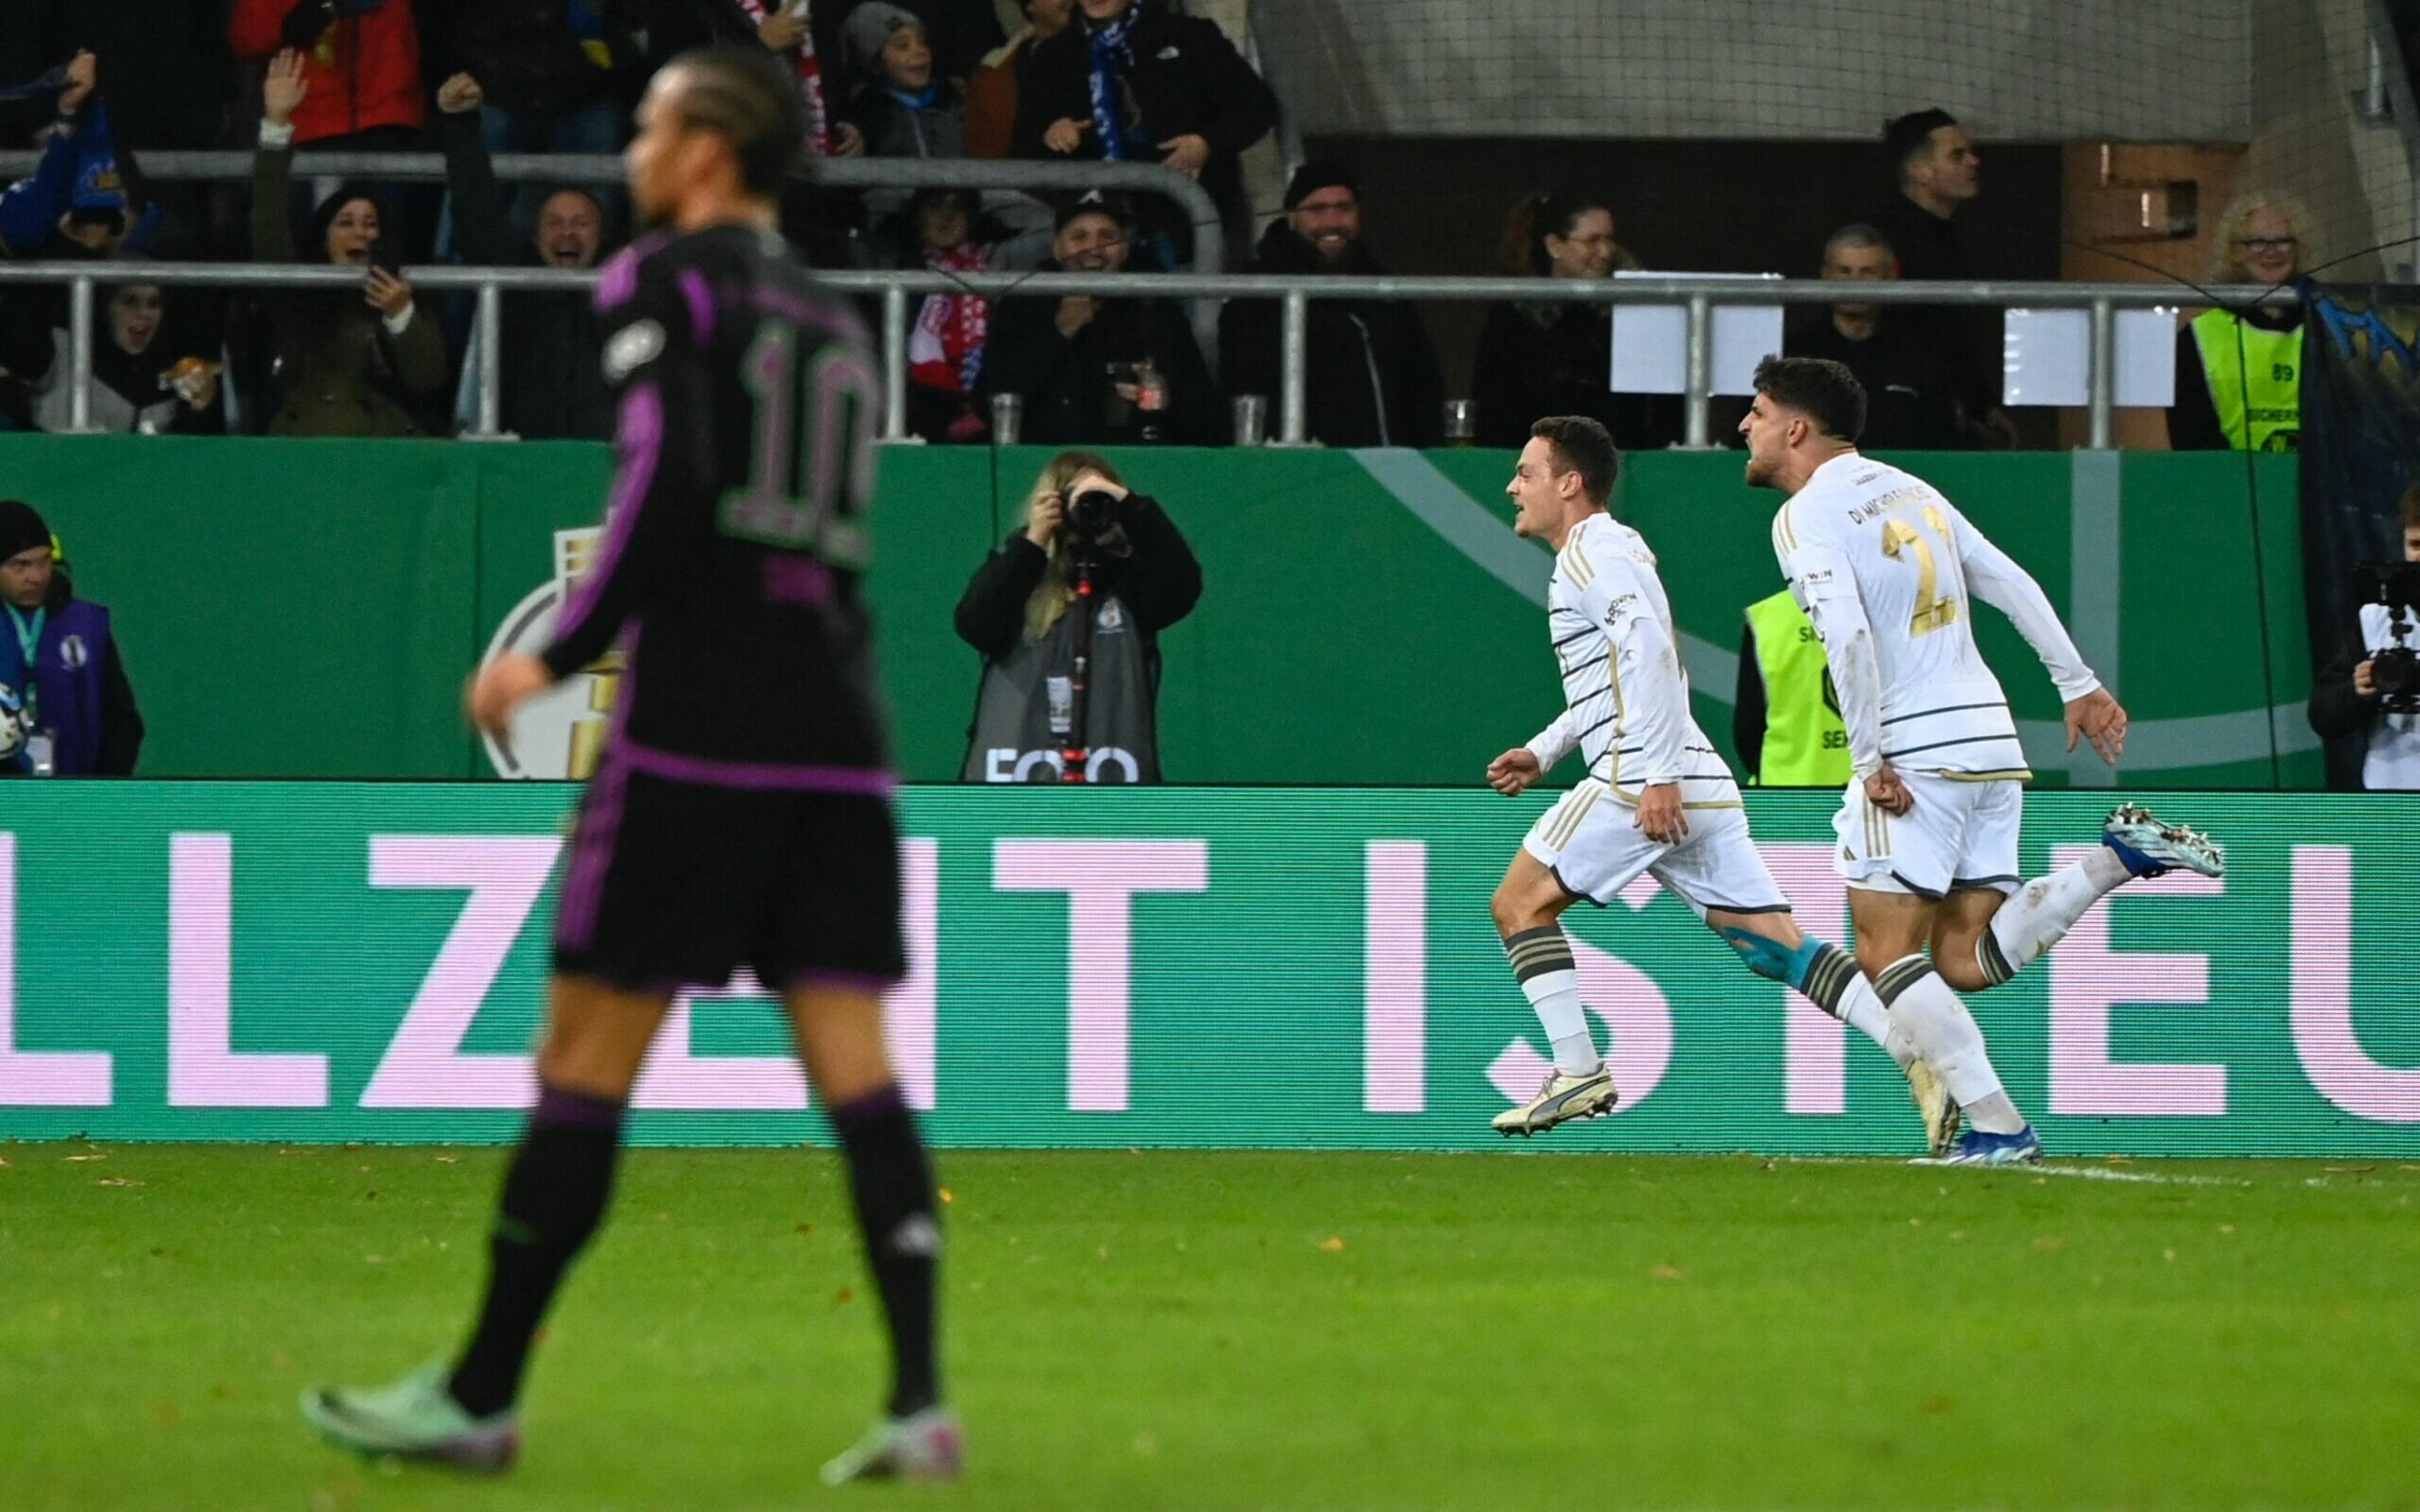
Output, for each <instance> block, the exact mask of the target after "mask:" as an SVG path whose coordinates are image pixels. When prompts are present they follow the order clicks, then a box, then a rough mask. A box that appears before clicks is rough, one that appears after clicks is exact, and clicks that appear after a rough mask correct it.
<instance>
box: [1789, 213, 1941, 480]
mask: <svg viewBox="0 0 2420 1512" xmlns="http://www.w3.org/2000/svg"><path fill="white" fill-rule="evenodd" d="M1898 276H1899V264H1898V262H1897V260H1896V259H1895V258H1894V257H1893V255H1892V254H1891V247H1890V243H1889V242H1888V241H1886V240H1885V239H1883V234H1882V233H1881V232H1880V231H1877V230H1875V229H1874V228H1873V227H1872V226H1870V225H1866V224H1854V225H1844V226H1842V227H1840V229H1838V231H1835V232H1833V233H1832V239H1831V240H1829V241H1826V242H1825V243H1823V277H1825V278H1827V279H1837V280H1839V281H1841V282H1844V283H1866V282H1887V281H1888V280H1891V279H1895V278H1897V277H1898ZM1914 313H1915V312H1913V311H1910V310H1907V309H1905V308H1904V307H1901V308H1897V309H1894V308H1889V307H1886V306H1884V305H1880V304H1835V305H1833V306H1832V307H1831V308H1830V309H1828V310H1823V311H1817V312H1814V313H1813V316H1812V317H1811V318H1807V319H1804V320H1800V321H1796V322H1793V323H1792V327H1791V330H1790V333H1789V336H1788V338H1787V340H1786V342H1785V344H1784V345H1785V347H1786V349H1787V351H1788V353H1789V355H1791V356H1792V357H1825V358H1829V359H1831V360H1832V361H1833V362H1836V363H1841V364H1842V365H1844V366H1845V367H1847V368H1848V370H1849V371H1850V372H1852V373H1854V374H1855V375H1856V377H1857V382H1858V384H1859V385H1860V386H1862V387H1863V388H1864V389H1865V391H1866V429H1865V434H1863V435H1862V436H1859V437H1858V438H1857V444H1858V445H1859V446H1861V447H1864V448H1866V449H1867V450H1869V451H1871V450H1890V449H1897V450H1900V451H1911V450H1912V451H1945V450H1953V449H1956V448H1959V447H1963V446H1966V445H1969V444H1981V438H1977V439H1976V440H1973V441H1970V440H1969V439H1968V438H1967V436H1966V435H1965V433H1964V432H1963V430H1962V428H1961V425H1960V423H1959V407H1958V396H1957V393H1956V392H1955V384H1954V382H1953V378H1952V375H1951V373H1950V370H1949V367H1948V364H1947V362H1946V361H1945V360H1944V357H1943V353H1942V348H1941V346H1940V344H1939V343H1938V342H1934V341H1931V340H1928V339H1926V337H1925V335H1924V334H1923V332H1921V331H1920V330H1919V329H1918V327H1917V325H1916V322H1915V321H1914V320H1912V319H1910V318H1908V317H1909V316H1911V315H1912V314H1914Z"/></svg>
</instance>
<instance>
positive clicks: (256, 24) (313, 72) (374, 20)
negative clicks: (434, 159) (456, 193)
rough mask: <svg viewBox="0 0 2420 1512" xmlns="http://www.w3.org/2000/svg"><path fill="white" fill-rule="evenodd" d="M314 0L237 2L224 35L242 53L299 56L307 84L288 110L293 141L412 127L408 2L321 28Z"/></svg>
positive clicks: (413, 60) (415, 36)
mask: <svg viewBox="0 0 2420 1512" xmlns="http://www.w3.org/2000/svg"><path fill="white" fill-rule="evenodd" d="M321 17H322V12H321V10H320V7H319V6H318V5H317V4H314V0H302V3H300V4H297V3H296V0H235V14H234V16H233V17H232V18H231V19H230V20H229V21H228V23H227V40H228V41H229V42H231V43H233V44H234V46H235V54H236V56H238V57H242V58H265V57H270V56H272V55H273V54H276V53H277V52H278V51H279V50H280V49H283V48H287V47H292V48H295V49H296V50H297V51H299V52H301V53H302V80H303V83H304V84H306V85H309V90H308V92H307V93H305V94H304V95H303V97H302V104H301V105H299V106H297V107H295V111H294V140H295V141H297V142H318V141H323V140H325V139H327V138H329V137H332V136H349V135H351V134H352V133H354V132H356V131H370V130H372V129H373V128H376V127H380V126H404V127H410V128H411V129H412V130H414V131H417V130H419V128H420V124H421V121H422V119H423V116H424V115H425V113H426V107H427V101H426V99H425V96H426V94H427V90H426V88H425V87H424V86H423V85H422V82H421V77H420V28H419V27H418V25H417V24H416V23H414V21H413V19H412V13H411V0H384V3H383V4H381V5H380V7H379V8H377V9H376V10H372V11H369V12H367V13H365V14H360V15H339V16H337V17H335V18H334V20H333V21H330V22H328V23H327V25H326V26H325V27H324V28H323V27H321V26H320V25H319V24H318V22H319V20H320V19H321Z"/></svg>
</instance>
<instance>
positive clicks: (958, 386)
mask: <svg viewBox="0 0 2420 1512" xmlns="http://www.w3.org/2000/svg"><path fill="white" fill-rule="evenodd" d="M903 214H904V217H905V219H906V221H907V225H908V226H909V227H910V228H912V231H913V233H914V235H915V237H916V250H915V252H914V254H913V255H912V261H911V263H910V266H914V267H923V268H932V269H938V270H941V271H943V272H951V273H979V272H983V271H985V270H988V269H989V268H990V267H991V251H990V249H989V248H988V247H986V246H985V244H984V243H983V242H981V241H980V240H978V239H976V232H975V227H976V223H977V218H978V215H979V210H978V207H977V201H976V198H975V195H974V193H972V192H971V191H970V190H963V189H924V190H919V191H917V192H916V193H915V195H914V197H912V198H910V199H909V200H908V201H907V209H906V210H905V211H904V212H903ZM990 338H991V301H989V300H986V299H984V298H983V297H982V296H980V295H975V294H969V293H966V292H964V291H962V290H953V291H951V292H950V293H946V294H927V295H925V296H924V302H923V305H922V306H921V307H920V308H919V309H918V310H917V312H916V323H915V325H914V326H913V327H912V328H910V330H909V331H908V332H907V428H908V430H910V431H911V432H913V433H914V434H916V435H918V436H921V437H923V438H924V440H928V441H979V440H983V439H984V438H985V436H986V435H988V434H989V433H990V429H991V426H990V424H989V422H987V421H986V420H985V418H984V416H983V415H982V414H981V413H979V412H978V411H977V410H976V409H975V401H976V398H977V396H978V394H979V393H981V384H982V381H983V371H984V361H985V353H986V348H987V347H988V345H989V342H990Z"/></svg>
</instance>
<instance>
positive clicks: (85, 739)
mask: <svg viewBox="0 0 2420 1512" xmlns="http://www.w3.org/2000/svg"><path fill="white" fill-rule="evenodd" d="M0 620H5V621H7V622H8V630H9V632H10V633H9V634H8V635H0V687H6V688H8V691H9V692H10V693H12V694H14V695H15V696H16V699H17V702H19V703H20V704H22V705H23V716H22V717H23V721H24V725H25V728H26V729H27V730H28V731H29V732H30V738H28V739H27V741H26V742H25V745H24V748H23V749H21V750H19V751H18V752H17V753H16V754H15V755H14V756H13V757H8V758H6V759H0V777H24V776H40V777H52V776H57V777H128V776H132V773H133V771H134V760H135V757H136V755H137V754H138V753H139V752H140V751H141V750H142V748H143V717H142V715H141V714H139V713H137V712H136V710H135V707H134V689H133V687H132V685H130V684H129V683H128V682H127V680H126V666H125V664H124V663H123V662H122V661H120V660H119V659H118V656H117V642H116V640H114V639H112V638H111V636H110V633H109V610H107V609H103V608H101V606H100V605H98V604H87V603H85V601H84V600H83V599H80V598H77V597H75V596H74V591H73V589H72V588H71V587H70V585H69V583H68V579H67V574H66V572H65V570H64V569H63V566H62V564H61V563H60V562H59V560H58V543H57V541H56V540H54V538H53V536H52V535H51V528H50V526H49V525H47V524H45V523H44V522H43V519H42V517H41V516H40V515H39V514H36V513H35V512H34V508H33V506H32V505H30V504H27V503H23V502H21V501H18V500H14V499H7V500H0Z"/></svg>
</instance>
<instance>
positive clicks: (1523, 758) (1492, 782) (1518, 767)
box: [1487, 746, 1546, 798]
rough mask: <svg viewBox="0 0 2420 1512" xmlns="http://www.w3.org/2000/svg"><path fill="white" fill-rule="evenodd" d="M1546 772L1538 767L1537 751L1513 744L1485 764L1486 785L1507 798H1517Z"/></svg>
mask: <svg viewBox="0 0 2420 1512" xmlns="http://www.w3.org/2000/svg"><path fill="white" fill-rule="evenodd" d="M1545 775H1546V774H1545V773H1544V772H1543V771H1540V770H1539V769H1538V755H1537V752H1535V751H1533V750H1531V749H1530V748H1528V747H1527V746H1515V747H1513V748H1512V749H1511V750H1508V751H1506V752H1505V753H1504V754H1503V755H1501V756H1498V757H1497V758H1496V759H1495V760H1494V761H1492V762H1489V763H1488V764H1487V785H1488V786H1489V787H1492V788H1494V789H1495V790H1496V791H1497V792H1498V793H1501V794H1503V795H1505V796H1506V797H1508V798H1517V797H1519V796H1520V795H1522V794H1524V793H1526V792H1528V789H1529V785H1530V784H1531V783H1533V782H1535V781H1537V780H1538V779H1540V778H1542V777H1544V776H1545Z"/></svg>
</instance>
